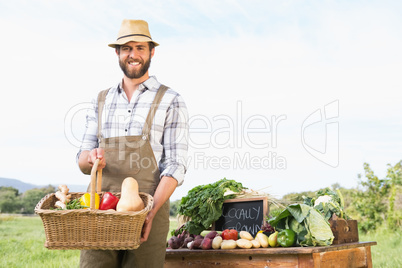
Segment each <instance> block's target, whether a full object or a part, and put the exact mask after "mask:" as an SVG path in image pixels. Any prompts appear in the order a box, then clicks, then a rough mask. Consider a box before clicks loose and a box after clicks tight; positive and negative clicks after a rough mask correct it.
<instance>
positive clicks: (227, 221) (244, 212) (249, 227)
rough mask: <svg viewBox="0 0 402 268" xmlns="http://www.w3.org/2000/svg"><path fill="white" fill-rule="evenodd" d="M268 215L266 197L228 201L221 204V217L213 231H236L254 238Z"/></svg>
mask: <svg viewBox="0 0 402 268" xmlns="http://www.w3.org/2000/svg"><path fill="white" fill-rule="evenodd" d="M267 215H268V201H267V197H259V198H244V199H228V200H226V201H225V202H224V203H223V208H222V216H221V217H220V218H219V219H218V220H217V221H216V222H215V223H214V225H213V227H212V228H213V229H214V230H216V231H223V230H225V229H236V230H237V231H238V232H240V231H247V232H249V233H250V234H251V235H252V236H255V235H256V234H257V233H258V231H260V230H261V225H262V224H263V222H264V219H265V217H266V216H267Z"/></svg>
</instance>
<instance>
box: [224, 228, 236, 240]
mask: <svg viewBox="0 0 402 268" xmlns="http://www.w3.org/2000/svg"><path fill="white" fill-rule="evenodd" d="M237 238H238V232H237V231H236V230H235V229H226V230H224V231H223V232H222V239H223V240H230V239H233V240H237Z"/></svg>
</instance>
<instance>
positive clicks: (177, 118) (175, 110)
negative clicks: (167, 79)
mask: <svg viewBox="0 0 402 268" xmlns="http://www.w3.org/2000/svg"><path fill="white" fill-rule="evenodd" d="M188 120H189V119H188V111H187V107H186V104H185V103H184V100H183V99H182V97H181V96H180V95H177V96H176V98H174V99H173V101H172V103H171V105H170V107H169V109H168V110H167V113H166V121H165V128H164V132H163V154H162V158H161V163H160V169H161V177H162V176H169V177H172V178H174V179H176V180H177V182H178V186H180V185H182V184H183V181H184V175H185V173H186V171H187V152H188V133H189V122H188Z"/></svg>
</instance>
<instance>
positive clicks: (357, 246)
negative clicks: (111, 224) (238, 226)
mask: <svg viewBox="0 0 402 268" xmlns="http://www.w3.org/2000/svg"><path fill="white" fill-rule="evenodd" d="M374 245H377V242H355V243H347V244H340V245H332V246H328V247H290V248H258V249H231V250H222V249H220V250H212V249H211V250H189V249H174V250H172V249H168V250H167V251H166V259H165V268H176V267H179V268H184V267H194V268H196V267H216V266H218V267H230V268H236V267H262V268H268V267H308V268H310V267H320V268H322V267H340V268H344V267H372V262H371V246H374Z"/></svg>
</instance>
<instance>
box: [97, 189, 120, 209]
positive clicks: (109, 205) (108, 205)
mask: <svg viewBox="0 0 402 268" xmlns="http://www.w3.org/2000/svg"><path fill="white" fill-rule="evenodd" d="M118 202H119V198H118V197H117V196H114V195H113V194H112V193H110V192H106V193H105V194H104V195H103V197H102V200H101V202H100V204H99V209H100V210H108V209H116V206H117V203H118Z"/></svg>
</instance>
